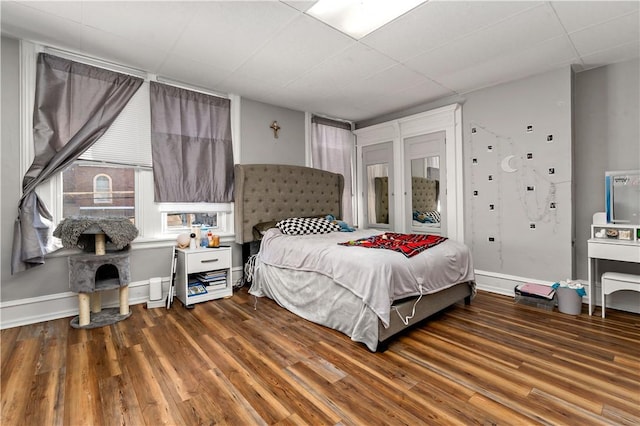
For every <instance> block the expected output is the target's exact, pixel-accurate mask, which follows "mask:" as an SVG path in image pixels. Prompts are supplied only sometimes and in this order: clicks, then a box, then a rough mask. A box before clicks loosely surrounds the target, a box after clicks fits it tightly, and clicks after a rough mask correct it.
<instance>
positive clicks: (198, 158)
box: [150, 82, 233, 203]
mask: <svg viewBox="0 0 640 426" xmlns="http://www.w3.org/2000/svg"><path fill="white" fill-rule="evenodd" d="M150 92H151V93H150V97H151V154H152V158H153V179H154V193H155V201H156V202H209V203H226V202H230V201H233V147H232V142H231V101H230V100H229V99H224V98H219V97H216V96H210V95H205V94H203V93H197V92H193V91H190V90H184V89H180V88H177V87H173V86H167V85H164V84H159V83H156V82H151V84H150Z"/></svg>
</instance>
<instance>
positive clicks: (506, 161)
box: [500, 155, 518, 173]
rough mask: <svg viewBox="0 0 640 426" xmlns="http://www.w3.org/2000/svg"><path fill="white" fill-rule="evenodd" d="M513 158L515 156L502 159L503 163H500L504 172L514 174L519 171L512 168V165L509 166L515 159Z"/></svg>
mask: <svg viewBox="0 0 640 426" xmlns="http://www.w3.org/2000/svg"><path fill="white" fill-rule="evenodd" d="M513 157H515V155H507V156H506V157H504V158H503V159H502V162H500V167H502V170H504V171H505V172H507V173H513V172H515V171H517V170H518V169H514V168H513V167H511V164H509V163H510V162H511V160H512V159H513Z"/></svg>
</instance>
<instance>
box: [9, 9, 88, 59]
mask: <svg viewBox="0 0 640 426" xmlns="http://www.w3.org/2000/svg"><path fill="white" fill-rule="evenodd" d="M0 7H2V13H1V16H0V19H1V21H0V22H1V25H2V33H3V34H9V35H12V36H14V37H17V38H22V39H25V40H30V41H34V42H39V43H42V44H44V45H48V46H55V47H59V48H64V49H68V50H75V51H77V50H79V49H80V47H81V39H82V25H81V24H79V23H77V22H74V21H70V20H68V19H63V18H60V17H58V16H55V15H52V14H50V13H47V12H43V11H40V10H37V9H34V8H31V7H28V6H25V5H24V4H22V3H15V2H9V3H7V2H4V1H2V2H0Z"/></svg>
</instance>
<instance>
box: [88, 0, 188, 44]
mask: <svg viewBox="0 0 640 426" xmlns="http://www.w3.org/2000/svg"><path fill="white" fill-rule="evenodd" d="M83 4H84V6H83V23H84V24H85V25H88V26H90V27H93V28H96V29H99V30H102V31H105V32H108V33H111V34H114V35H116V36H119V37H122V38H125V39H128V40H133V41H138V40H144V42H145V43H146V44H149V45H152V46H156V47H157V48H158V49H159V50H165V51H167V50H169V49H170V48H171V46H173V44H174V43H175V41H176V40H177V39H178V37H179V36H180V34H182V31H183V30H184V27H185V25H187V23H188V22H189V19H190V18H191V16H192V15H193V14H194V13H195V12H196V10H197V5H194V3H189V2H184V3H182V2H171V1H159V2H130V1H121V2H117V3H116V2H113V1H88V2H84V3H83Z"/></svg>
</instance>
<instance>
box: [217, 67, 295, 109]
mask: <svg viewBox="0 0 640 426" xmlns="http://www.w3.org/2000/svg"><path fill="white" fill-rule="evenodd" d="M281 89H282V88H281V87H276V86H273V85H270V84H268V83H267V82H265V81H264V80H260V79H255V78H249V77H242V76H240V75H238V74H237V73H232V74H230V75H229V76H228V77H227V78H225V79H224V80H223V81H221V82H220V83H219V90H220V91H223V92H226V93H233V94H236V95H240V96H244V97H247V98H249V99H254V100H257V101H261V102H269V103H271V104H273V105H280V104H279V101H278V91H279V90H281ZM266 99H269V101H267V100H266Z"/></svg>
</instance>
